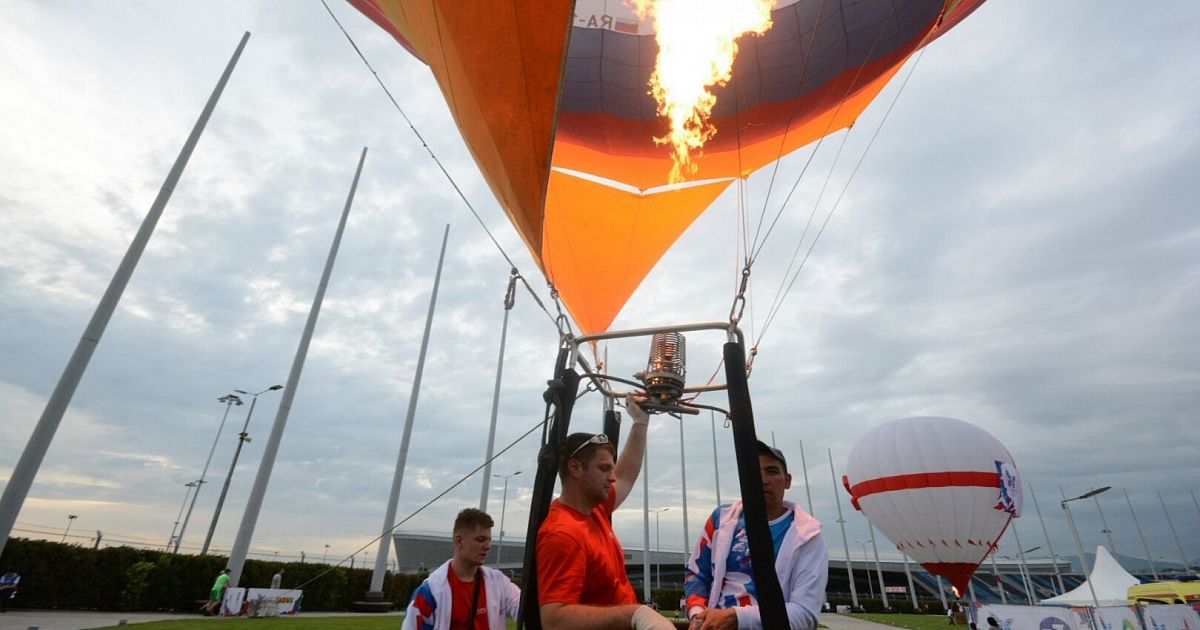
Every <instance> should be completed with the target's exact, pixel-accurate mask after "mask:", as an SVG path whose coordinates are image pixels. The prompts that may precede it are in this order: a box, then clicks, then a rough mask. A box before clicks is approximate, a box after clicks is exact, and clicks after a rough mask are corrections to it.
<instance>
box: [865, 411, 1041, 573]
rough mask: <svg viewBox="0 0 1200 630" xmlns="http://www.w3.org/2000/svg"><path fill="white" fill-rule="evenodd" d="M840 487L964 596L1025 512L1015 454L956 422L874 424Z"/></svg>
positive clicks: (902, 548) (901, 545)
mask: <svg viewBox="0 0 1200 630" xmlns="http://www.w3.org/2000/svg"><path fill="white" fill-rule="evenodd" d="M842 482H843V484H844V485H845V486H846V489H847V490H848V491H849V492H850V496H851V497H853V498H852V502H853V504H854V507H855V508H857V509H859V510H861V511H862V512H863V514H865V515H866V516H867V518H868V519H870V521H871V523H872V524H873V525H874V526H875V527H876V528H878V529H879V530H880V531H881V532H883V534H884V535H885V536H887V537H888V538H889V539H890V540H891V541H892V542H894V543H895V544H896V548H897V549H899V550H900V551H901V552H903V553H904V554H906V555H907V556H908V557H910V558H912V559H913V560H915V561H917V562H919V563H920V564H921V565H922V566H923V567H925V569H926V570H928V571H929V572H930V573H933V574H935V575H940V576H943V577H945V578H947V579H948V580H950V583H951V584H953V585H954V587H955V588H956V589H958V592H959V593H963V592H965V591H966V588H967V583H968V582H969V581H970V579H971V575H972V574H974V573H975V569H976V568H977V567H978V566H979V563H980V562H982V561H983V560H984V558H986V557H987V555H988V553H990V552H991V551H992V550H993V548H994V547H995V544H996V541H997V540H999V539H1000V536H1001V535H1003V533H1004V530H1005V529H1006V528H1007V527H1008V524H1009V522H1010V521H1011V520H1012V519H1013V518H1014V517H1016V516H1019V515H1020V512H1021V483H1020V478H1019V476H1018V475H1017V467H1016V465H1015V464H1014V463H1013V458H1012V455H1010V454H1009V452H1008V450H1007V449H1006V448H1004V445H1003V444H1001V443H1000V442H999V441H998V440H997V439H996V438H994V437H992V436H991V434H989V433H988V432H987V431H984V430H983V429H981V428H979V427H977V426H975V425H973V424H969V423H966V422H963V421H962V420H955V419H953V418H938V417H920V418H904V419H902V420H895V421H892V422H888V423H887V424H883V425H880V426H878V427H875V428H874V429H872V430H871V431H869V432H867V434H866V435H864V436H862V437H861V438H859V440H858V442H856V443H855V444H854V447H853V448H852V449H851V451H850V459H849V461H848V462H847V464H846V474H845V475H844V476H843V477H842Z"/></svg>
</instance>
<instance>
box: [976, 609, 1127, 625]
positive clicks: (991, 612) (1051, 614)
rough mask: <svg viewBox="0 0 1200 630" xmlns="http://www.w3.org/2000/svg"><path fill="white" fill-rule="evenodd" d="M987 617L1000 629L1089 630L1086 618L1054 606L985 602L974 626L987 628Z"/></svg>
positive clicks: (977, 614)
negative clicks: (992, 619)
mask: <svg viewBox="0 0 1200 630" xmlns="http://www.w3.org/2000/svg"><path fill="white" fill-rule="evenodd" d="M988 617H995V618H996V621H997V622H999V624H1000V628H1001V630H1089V627H1088V623H1087V620H1086V619H1080V618H1079V616H1078V615H1077V614H1076V613H1075V611H1074V610H1072V609H1070V608H1058V607H1055V606H1000V605H991V604H987V605H983V606H980V607H979V610H978V611H977V612H976V613H975V626H976V627H978V628H987V627H988V625H987V618H988ZM1135 627H1136V626H1135Z"/></svg>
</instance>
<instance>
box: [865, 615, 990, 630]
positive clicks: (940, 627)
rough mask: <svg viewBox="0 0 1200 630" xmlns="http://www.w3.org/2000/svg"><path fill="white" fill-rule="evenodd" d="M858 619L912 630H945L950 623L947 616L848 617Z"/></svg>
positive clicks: (962, 627)
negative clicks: (935, 629)
mask: <svg viewBox="0 0 1200 630" xmlns="http://www.w3.org/2000/svg"><path fill="white" fill-rule="evenodd" d="M846 616H847V617H854V618H856V619H864V620H866V621H874V622H875V623H882V624H886V625H889V626H895V627H897V628H911V629H912V630H934V628H937V630H944V629H945V628H946V627H947V626H948V625H949V622H948V621H946V617H945V615H885V614H882V613H855V614H852V615H846ZM957 627H958V628H960V629H965V628H966V627H967V626H966V624H959V625H958V626H957Z"/></svg>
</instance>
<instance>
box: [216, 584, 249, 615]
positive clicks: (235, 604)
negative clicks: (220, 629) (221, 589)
mask: <svg viewBox="0 0 1200 630" xmlns="http://www.w3.org/2000/svg"><path fill="white" fill-rule="evenodd" d="M245 601H246V589H244V588H227V589H225V598H224V599H222V600H221V616H222V617H236V616H238V615H240V614H242V603H243V602H245Z"/></svg>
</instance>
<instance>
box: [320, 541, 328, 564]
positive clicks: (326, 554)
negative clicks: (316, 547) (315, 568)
mask: <svg viewBox="0 0 1200 630" xmlns="http://www.w3.org/2000/svg"><path fill="white" fill-rule="evenodd" d="M328 562H329V545H325V555H323V556H321V563H322V564H327V563H328Z"/></svg>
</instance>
